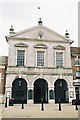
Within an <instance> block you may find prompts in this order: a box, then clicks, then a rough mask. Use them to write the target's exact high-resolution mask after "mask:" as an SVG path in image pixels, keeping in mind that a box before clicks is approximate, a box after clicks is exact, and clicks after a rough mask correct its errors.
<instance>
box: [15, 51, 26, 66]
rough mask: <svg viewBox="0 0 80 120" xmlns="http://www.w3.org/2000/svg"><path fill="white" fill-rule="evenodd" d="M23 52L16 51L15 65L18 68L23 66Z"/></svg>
mask: <svg viewBox="0 0 80 120" xmlns="http://www.w3.org/2000/svg"><path fill="white" fill-rule="evenodd" d="M24 53H25V51H24V50H18V51H17V65H18V66H23V65H24V55H25V54H24Z"/></svg>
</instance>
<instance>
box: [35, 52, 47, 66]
mask: <svg viewBox="0 0 80 120" xmlns="http://www.w3.org/2000/svg"><path fill="white" fill-rule="evenodd" d="M37 52H43V53H44V65H43V66H38V64H37ZM36 67H45V51H44V50H37V51H36Z"/></svg>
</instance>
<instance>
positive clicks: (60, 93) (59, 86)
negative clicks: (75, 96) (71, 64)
mask: <svg viewBox="0 0 80 120" xmlns="http://www.w3.org/2000/svg"><path fill="white" fill-rule="evenodd" d="M54 86H55V88H54V91H55V103H58V102H59V100H60V101H61V103H67V102H69V98H68V87H67V82H66V81H65V80H64V79H58V80H56V81H55V84H54Z"/></svg>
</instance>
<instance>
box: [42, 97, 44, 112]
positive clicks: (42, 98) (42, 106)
mask: <svg viewBox="0 0 80 120" xmlns="http://www.w3.org/2000/svg"><path fill="white" fill-rule="evenodd" d="M41 102H42V105H41V111H44V104H43V98H41Z"/></svg>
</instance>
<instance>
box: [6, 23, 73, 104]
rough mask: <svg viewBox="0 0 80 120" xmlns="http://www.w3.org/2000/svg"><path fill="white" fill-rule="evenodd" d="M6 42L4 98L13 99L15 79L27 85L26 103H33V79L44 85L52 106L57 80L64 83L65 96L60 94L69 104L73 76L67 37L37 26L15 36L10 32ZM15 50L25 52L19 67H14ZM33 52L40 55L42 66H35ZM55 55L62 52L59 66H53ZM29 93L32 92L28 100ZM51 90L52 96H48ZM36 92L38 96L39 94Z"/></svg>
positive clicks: (15, 64)
mask: <svg viewBox="0 0 80 120" xmlns="http://www.w3.org/2000/svg"><path fill="white" fill-rule="evenodd" d="M6 40H7V42H8V43H9V55H8V66H7V71H6V85H5V88H6V93H5V94H6V97H9V98H11V97H13V96H14V92H13V89H14V88H13V85H14V83H15V81H16V79H19V80H21V81H22V79H24V80H25V81H26V83H27V88H26V89H27V90H26V94H27V103H34V99H35V93H36V92H35V91H36V90H35V89H36V88H35V84H36V83H35V82H36V81H37V80H39V81H40V80H41V81H43V80H45V81H46V83H47V85H46V86H47V88H45V91H46V89H47V92H46V94H47V102H48V103H51V102H53V103H54V102H55V100H56V98H58V96H57V95H56V90H57V88H56V85H57V82H56V81H57V80H59V81H60V80H61V81H62V82H63V83H64V84H66V88H67V90H66V91H64V92H65V93H62V94H65V95H64V98H65V99H68V102H71V101H72V99H73V98H74V86H73V74H72V66H71V54H70V44H71V43H72V41H71V40H70V39H69V38H66V37H65V36H62V35H60V34H58V33H56V32H54V31H53V30H51V29H49V28H47V27H45V26H43V25H42V24H39V25H37V26H35V27H32V28H30V29H26V30H23V31H21V32H18V33H14V32H11V33H10V35H9V36H6ZM18 50H23V51H25V55H24V65H23V66H18V65H17V51H18ZM37 51H43V52H44V65H43V66H37ZM57 52H58V53H62V55H63V66H62V67H57V66H56V53H57ZM37 84H38V83H37ZM40 84H41V83H40ZM40 87H41V86H40ZM63 88H64V86H62V88H61V89H63ZM16 89H17V88H16ZM40 89H41V88H40ZM42 89H44V88H42ZM29 90H31V91H32V94H31V98H30V99H29V96H30V95H29ZM51 91H52V97H51V94H50V92H51ZM58 91H59V89H58ZM58 91H57V92H58ZM38 92H39V93H40V92H41V91H38ZM42 94H43V93H42ZM17 95H19V94H17ZM36 96H37V93H36ZM56 96H57V97H56ZM19 97H20V96H19ZM64 98H63V99H64ZM65 101H66V100H64V102H65Z"/></svg>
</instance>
